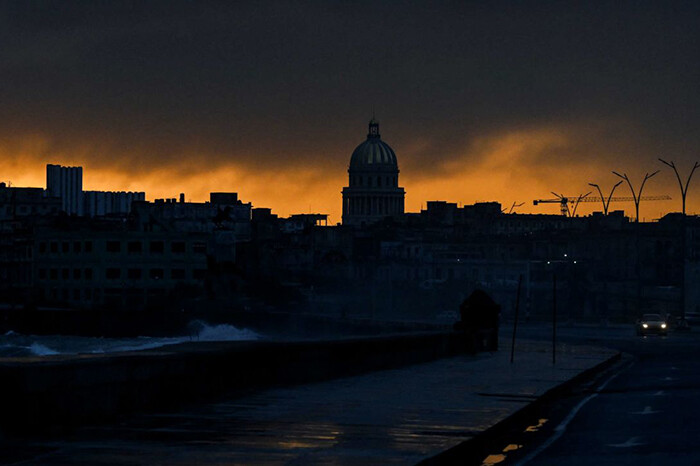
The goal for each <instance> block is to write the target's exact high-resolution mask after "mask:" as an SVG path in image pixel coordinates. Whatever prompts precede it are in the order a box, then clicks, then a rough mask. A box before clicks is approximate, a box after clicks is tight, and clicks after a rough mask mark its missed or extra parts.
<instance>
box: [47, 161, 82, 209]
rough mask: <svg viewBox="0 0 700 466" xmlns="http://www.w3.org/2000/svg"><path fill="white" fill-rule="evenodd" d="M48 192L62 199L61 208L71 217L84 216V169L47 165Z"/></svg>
mask: <svg viewBox="0 0 700 466" xmlns="http://www.w3.org/2000/svg"><path fill="white" fill-rule="evenodd" d="M46 190H47V191H48V192H49V195H50V196H53V197H59V198H61V208H62V209H63V211H64V212H65V213H67V214H69V215H83V212H84V210H83V167H63V166H61V165H52V164H47V165H46Z"/></svg>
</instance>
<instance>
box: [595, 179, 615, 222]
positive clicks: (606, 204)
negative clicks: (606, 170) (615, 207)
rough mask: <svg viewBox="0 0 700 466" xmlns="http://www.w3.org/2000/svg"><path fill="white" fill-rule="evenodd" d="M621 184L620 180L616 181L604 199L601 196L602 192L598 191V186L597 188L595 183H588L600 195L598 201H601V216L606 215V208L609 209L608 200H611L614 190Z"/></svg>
mask: <svg viewBox="0 0 700 466" xmlns="http://www.w3.org/2000/svg"><path fill="white" fill-rule="evenodd" d="M621 184H622V180H620V181H618V182H617V183H616V184H615V186H613V187H612V189H611V190H610V195H609V196H608V198H607V199H606V198H605V196H603V191H602V190H601V189H600V186H598V185H597V184H595V183H588V185H589V186H593V187H594V188H596V189H597V190H598V194H600V200H601V201H603V215H606V216H607V215H608V208H609V207H610V199H612V195H613V193H614V192H615V189H617V187H618V186H620V185H621Z"/></svg>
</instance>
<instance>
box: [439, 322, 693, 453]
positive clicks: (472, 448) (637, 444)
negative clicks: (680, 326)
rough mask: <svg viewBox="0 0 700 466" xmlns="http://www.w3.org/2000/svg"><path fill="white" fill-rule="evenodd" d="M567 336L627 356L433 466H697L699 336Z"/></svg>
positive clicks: (574, 333) (569, 338)
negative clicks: (479, 465) (457, 465)
mask: <svg viewBox="0 0 700 466" xmlns="http://www.w3.org/2000/svg"><path fill="white" fill-rule="evenodd" d="M566 333H567V334H568V335H564V338H567V339H568V341H577V342H581V341H586V342H589V343H606V344H607V345H608V346H611V347H616V348H619V349H620V350H622V351H624V352H625V353H626V356H625V357H623V359H622V360H621V361H620V363H619V364H617V365H616V366H615V367H613V368H611V369H610V370H608V371H605V372H603V373H601V374H599V375H598V377H597V378H595V379H593V380H590V381H589V382H588V383H584V384H581V385H579V386H578V387H575V388H574V390H573V392H572V393H569V394H568V395H566V396H562V397H558V398H555V399H552V400H548V402H547V403H544V404H542V405H541V406H538V407H537V409H535V410H533V411H532V412H530V413H528V415H527V416H526V417H523V418H519V419H513V420H511V421H509V422H506V423H503V424H502V425H501V426H499V427H500V429H498V431H495V432H491V433H490V435H489V434H488V433H487V435H483V436H480V437H478V438H477V439H475V440H473V441H471V442H467V443H465V444H462V445H461V446H460V447H458V448H455V449H453V450H452V451H450V452H449V454H443V455H442V456H441V457H438V458H436V459H439V460H440V461H435V462H434V464H499V465H511V464H519V465H522V464H532V465H562V464H567V465H592V464H593V465H596V466H600V465H626V464H628V465H697V464H700V448H698V439H700V358H698V356H697V355H698V354H699V353H700V335H698V334H697V333H691V334H670V335H669V336H668V337H660V336H648V337H636V336H632V335H627V334H620V335H614V334H613V333H611V331H603V332H601V333H602V334H601V335H596V332H594V331H579V332H572V331H567V332H566Z"/></svg>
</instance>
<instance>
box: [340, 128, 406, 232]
mask: <svg viewBox="0 0 700 466" xmlns="http://www.w3.org/2000/svg"><path fill="white" fill-rule="evenodd" d="M348 175H349V181H348V186H347V187H345V188H343V225H368V224H370V223H373V222H376V221H379V220H381V219H383V218H385V217H391V216H393V215H400V214H403V212H404V196H405V195H406V193H405V191H404V189H403V188H401V187H399V165H398V163H397V162H396V154H394V150H393V149H392V148H391V147H389V144H387V143H385V142H384V141H382V140H381V136H380V134H379V122H378V121H377V120H375V119H374V118H372V120H370V122H369V133H368V134H367V140H366V141H365V142H363V143H362V144H360V145H359V146H357V148H356V149H355V151H354V152H353V153H352V157H351V158H350V167H349V168H348Z"/></svg>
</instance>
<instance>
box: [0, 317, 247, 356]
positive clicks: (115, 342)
mask: <svg viewBox="0 0 700 466" xmlns="http://www.w3.org/2000/svg"><path fill="white" fill-rule="evenodd" d="M259 338H260V335H258V334H257V333H255V332H253V331H252V330H248V329H239V328H237V327H234V326H233V325H229V324H219V325H209V324H208V323H206V322H203V321H199V320H197V321H193V322H191V323H190V324H189V325H188V334H187V335H178V336H172V337H149V336H142V337H135V338H102V337H80V336H70V335H24V334H21V333H16V332H13V331H9V332H7V333H5V334H4V335H0V357H22V356H51V355H56V354H84V353H88V354H90V353H91V354H95V353H116V352H120V351H136V350H144V349H151V348H158V347H161V346H165V345H173V344H177V343H185V342H193V341H194V342H196V341H243V340H257V339H259Z"/></svg>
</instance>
